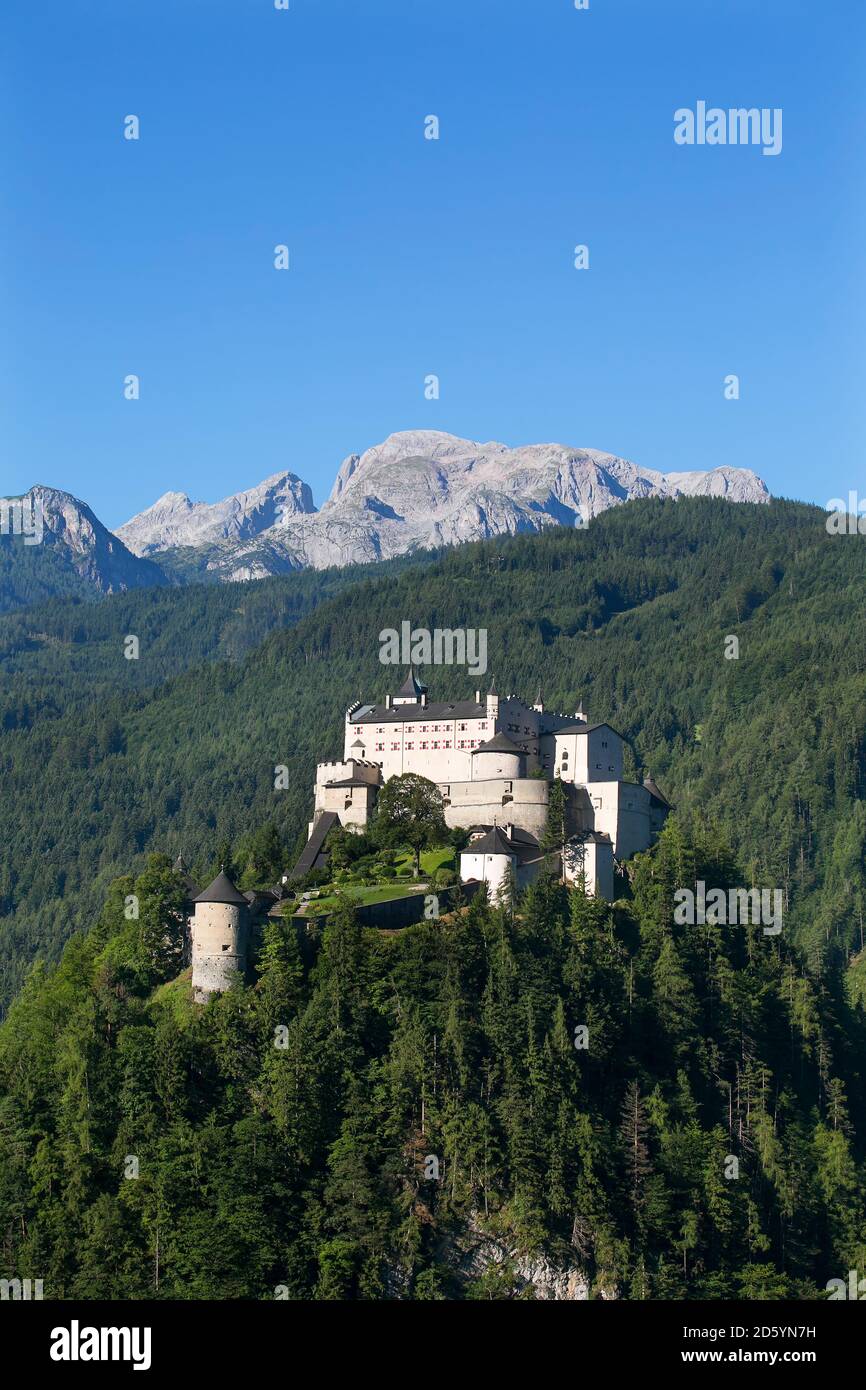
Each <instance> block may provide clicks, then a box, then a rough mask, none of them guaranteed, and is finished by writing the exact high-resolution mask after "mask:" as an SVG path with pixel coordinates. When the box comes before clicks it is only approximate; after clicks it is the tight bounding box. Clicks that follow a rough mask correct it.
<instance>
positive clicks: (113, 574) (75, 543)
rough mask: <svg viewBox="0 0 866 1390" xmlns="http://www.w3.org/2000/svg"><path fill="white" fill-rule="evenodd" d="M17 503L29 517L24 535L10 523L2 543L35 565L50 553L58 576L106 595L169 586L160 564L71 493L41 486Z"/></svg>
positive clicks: (31, 490)
mask: <svg viewBox="0 0 866 1390" xmlns="http://www.w3.org/2000/svg"><path fill="white" fill-rule="evenodd" d="M15 505H20V506H21V507H22V508H23V509H24V512H23V514H24V515H25V516H26V517H27V523H26V526H25V527H24V534H23V535H22V534H17V535H16V534H15V533H14V531H13V530H12V528H11V526H10V525H8V524H7V529H8V530H10V536H9V537H6V538H4V539H5V540H6V543H7V545H11V546H12V547H14V548H15V550H16V551H17V549H18V547H21V548H22V550H23V551H25V552H26V554H27V558H28V561H29V562H30V563H31V564H32V565H35V566H38V564H39V561H40V559H41V557H42V556H44V555H46V554H47V553H48V552H49V551H50V552H51V561H52V565H53V566H54V567H55V568H54V569H53V572H54V573H55V574H56V573H57V569H56V566H57V565H59V566H60V567H61V569H63V570H66V571H70V570H71V571H74V573H75V574H76V575H78V577H79V578H80V579H83V580H85V581H86V582H87V583H88V584H91V585H92V586H93V587H94V588H95V589H96V590H97V591H98V592H99V593H103V594H113V593H118V592H119V591H122V590H125V589H139V588H145V587H150V586H153V585H158V584H166V583H168V580H167V579H166V576H165V575H164V574H163V572H162V570H161V569H160V568H159V567H158V566H157V565H155V564H152V563H151V562H150V561H149V560H145V559H141V558H140V557H139V556H137V555H133V554H132V553H131V552H130V551H129V550H128V549H127V548H126V546H125V545H124V544H123V542H122V541H121V540H119V539H118V537H117V536H115V535H112V533H111V532H110V531H109V530H107V528H106V527H105V526H103V525H102V522H101V521H99V520H98V519H97V517H95V516H94V514H93V512H92V511H91V510H90V508H89V507H88V506H87V505H86V503H84V502H81V501H80V500H79V499H78V498H77V497H73V496H72V494H71V493H69V492H62V491H61V490H60V489H59V488H52V487H44V486H42V485H41V484H37V485H36V486H35V487H32V488H31V489H30V491H29V492H27V493H25V494H24V496H23V498H21V499H20V502H18V503H16V504H15ZM16 529H17V528H16ZM28 531H29V533H30V534H29V535H27V532H28Z"/></svg>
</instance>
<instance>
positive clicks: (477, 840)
mask: <svg viewBox="0 0 866 1390" xmlns="http://www.w3.org/2000/svg"><path fill="white" fill-rule="evenodd" d="M622 770H623V740H622V737H621V736H620V735H619V734H618V733H617V732H616V730H615V729H613V728H612V727H611V725H610V724H604V723H602V724H591V723H589V721H588V719H587V717H586V715H585V713H584V711H583V708H582V706H581V707H580V708H579V709H577V710H576V711H575V713H574V714H559V713H555V712H553V711H551V710H547V709H546V708H545V705H544V700H543V699H542V696H541V693H540V692H539V694H538V695H537V696H536V699H535V702H534V703H533V704H532V705H528V704H526V703H525V702H524V701H523V700H521V699H519V698H518V696H516V695H508V696H505V697H503V696H500V695H499V694H498V693H497V691H496V683H495V681H494V682H493V683H492V684H491V687H490V689H489V690H488V691H487V693H486V695H484V696H483V697H482V693H481V691H480V690H476V691H475V698H474V699H472V700H456V701H450V702H449V701H431V700H430V699H429V694H428V689H427V686H426V685H424V684H422V682H421V681H419V680H418V679H417V678H416V676H415V674H414V672H413V671H412V670H410V671H409V674H408V676H407V677H406V680H405V681H404V683H403V685H402V686H401V687H400V689H399V690H398V691H397V692H396V694H393V695H386V696H385V702H384V704H364V703H362V702H361V701H358V702H356V703H355V704H353V705H350V706H349V709H348V710H347V711H346V721H345V730H344V736H343V756H342V758H341V759H340V760H339V761H336V762H327V763H319V765H318V767H317V769H316V785H315V793H314V796H315V803H314V810H313V819H312V821H311V822H310V824H309V827H308V836H309V838H308V842H307V846H306V849H305V850H304V853H303V854H302V856H301V859H300V860H299V861H298V864H297V866H296V869H295V873H296V875H300V874H302V873H305V872H307V871H309V869H311V868H314V867H315V866H316V865H317V863H320V862H322V859H323V855H324V852H325V848H324V847H325V841H326V839H327V835H328V833H329V831H330V830H331V828H332V827H333V826H334V825H335V824H337V823H338V822H339V824H340V825H343V826H346V827H347V828H350V829H351V828H355V829H359V830H360V829H363V827H364V826H366V825H367V824H368V823H369V821H370V820H371V818H372V816H373V813H374V811H375V807H376V799H377V796H378V794H379V789H380V788H381V787H382V786H383V785H384V784H385V783H386V782H387V781H388V779H389V778H391V777H396V776H398V775H399V774H401V773H406V772H413V773H418V774H420V775H421V776H423V777H427V778H428V779H429V780H430V781H431V782H435V783H436V785H437V786H438V788H439V790H440V792H441V793H442V799H443V803H444V808H445V821H446V824H447V825H448V826H450V827H456V826H462V827H463V828H464V829H466V830H468V831H469V832H470V840H469V844H468V845H467V848H466V850H465V851H464V852H463V854H462V855H461V863H460V876H461V879H462V880H463V881H464V882H465V881H468V880H469V879H471V878H481V879H482V880H483V881H485V882H487V883H488V885H489V888H490V892H491V896H492V897H494V898H495V897H496V896H497V895H498V894H499V891H500V888H501V885H502V883H503V881H504V880H505V878H506V877H508V876H509V875H510V874H512V873H513V874H514V876H515V877H516V880H517V883H518V886H522V885H523V884H524V883H526V882H529V881H531V879H532V878H533V877H534V876H535V874H536V873H537V872H538V871H539V869H540V867H541V864H542V862H543V861H544V859H545V857H546V856H545V855H544V853H543V851H542V849H541V840H542V837H543V835H544V832H545V829H546V826H547V817H548V799H549V790H550V785H551V782H552V781H553V780H554V779H558V780H559V781H560V782H561V783H562V786H563V789H564V791H565V793H566V796H565V803H566V827H567V832H568V841H567V844H566V847H565V851H564V855H563V861H564V862H563V864H562V869H563V873H564V876H565V878H566V880H567V881H569V882H575V881H576V880H577V879H578V878H579V876H580V875H581V874H582V875H583V877H584V881H585V884H586V889H587V891H588V892H589V893H592V894H596V895H598V896H600V897H603V898H607V899H608V900H610V899H611V898H612V897H613V875H614V861H615V860H618V861H621V860H624V859H629V858H630V857H631V856H632V855H633V854H636V853H637V852H638V851H639V850H643V849H647V848H648V847H649V845H650V844H651V843H652V841H653V839H654V838H655V836H656V835H657V833H658V831H659V830H660V829H661V827H662V825H663V824H664V820H665V817H666V815H667V813H668V810H669V809H670V807H669V803H668V802H667V801H666V800H665V798H664V796H663V795H662V793H661V792H660V791H659V789H658V787H657V786H656V784H655V783H654V782H653V781H652V779H651V778H649V777H647V778H646V779H645V780H644V781H643V783H642V784H641V783H637V782H626V781H624V780H623V776H622Z"/></svg>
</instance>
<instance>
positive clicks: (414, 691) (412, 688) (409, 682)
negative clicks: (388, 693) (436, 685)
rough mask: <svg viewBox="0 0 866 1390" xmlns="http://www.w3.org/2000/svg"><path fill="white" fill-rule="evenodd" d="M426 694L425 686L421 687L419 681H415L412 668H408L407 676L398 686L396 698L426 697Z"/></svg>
mask: <svg viewBox="0 0 866 1390" xmlns="http://www.w3.org/2000/svg"><path fill="white" fill-rule="evenodd" d="M426 694H427V687H426V685H422V684H421V682H420V681H417V680H416V679H415V672H414V671H413V669H412V667H411V666H410V667H409V674H408V676H407V677H406V679H405V680H404V682H403V684H402V685H401V686H400V689H399V690H398V691H397V696H398V698H399V697H400V696H409V695H426Z"/></svg>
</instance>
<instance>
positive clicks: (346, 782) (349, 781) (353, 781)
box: [325, 777, 376, 787]
mask: <svg viewBox="0 0 866 1390" xmlns="http://www.w3.org/2000/svg"><path fill="white" fill-rule="evenodd" d="M375 785H376V784H375V782H365V781H364V780H363V778H361V777H342V778H341V779H340V780H339V781H338V782H326V783H325V786H326V787H373V786H375Z"/></svg>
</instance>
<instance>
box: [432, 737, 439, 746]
mask: <svg viewBox="0 0 866 1390" xmlns="http://www.w3.org/2000/svg"><path fill="white" fill-rule="evenodd" d="M433 747H434V748H438V747H439V740H438V738H434V740H433Z"/></svg>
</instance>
